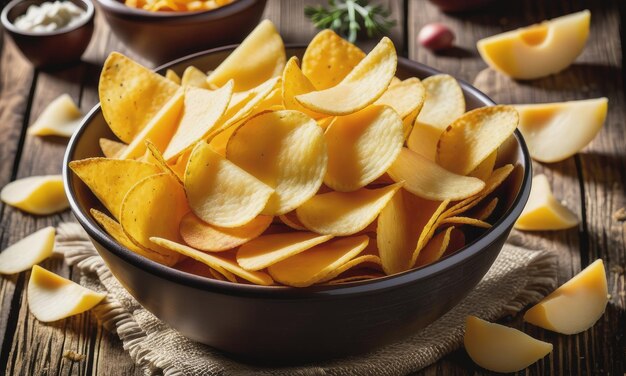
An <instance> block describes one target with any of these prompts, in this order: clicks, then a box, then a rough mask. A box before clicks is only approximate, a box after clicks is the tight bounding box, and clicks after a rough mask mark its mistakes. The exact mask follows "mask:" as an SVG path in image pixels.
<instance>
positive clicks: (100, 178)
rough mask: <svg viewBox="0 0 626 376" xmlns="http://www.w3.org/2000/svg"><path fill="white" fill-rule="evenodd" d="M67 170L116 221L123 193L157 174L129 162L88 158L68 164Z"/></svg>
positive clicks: (149, 167)
mask: <svg viewBox="0 0 626 376" xmlns="http://www.w3.org/2000/svg"><path fill="white" fill-rule="evenodd" d="M69 167H70V168H71V169H72V171H74V173H75V174H76V175H77V176H78V177H79V178H80V179H81V180H82V181H83V183H85V184H86V185H87V186H88V187H89V189H90V190H91V191H92V192H93V194H94V195H96V197H97V198H98V200H100V202H102V204H103V205H104V206H105V207H106V208H107V209H108V210H109V212H110V213H111V214H112V215H113V217H115V218H116V219H119V218H120V209H121V207H122V201H123V200H124V196H126V193H127V192H128V191H129V190H130V189H131V188H132V186H133V185H135V184H136V183H137V182H139V181H140V180H142V179H144V178H146V177H148V176H151V175H156V174H158V173H160V172H161V171H160V169H159V168H158V167H157V166H155V165H153V164H150V163H144V162H139V161H134V160H132V159H126V160H122V159H107V158H88V159H83V160H80V161H72V162H70V163H69Z"/></svg>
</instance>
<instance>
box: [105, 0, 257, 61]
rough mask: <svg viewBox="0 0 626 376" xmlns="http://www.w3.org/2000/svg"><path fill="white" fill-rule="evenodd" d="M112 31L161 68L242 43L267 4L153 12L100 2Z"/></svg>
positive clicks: (243, 0)
mask: <svg viewBox="0 0 626 376" xmlns="http://www.w3.org/2000/svg"><path fill="white" fill-rule="evenodd" d="M96 3H97V4H98V7H99V9H100V10H101V11H102V13H103V14H104V17H105V18H106V20H107V22H108V23H109V26H110V27H111V31H112V32H113V33H114V34H115V35H116V36H117V37H118V38H119V39H120V40H121V41H122V42H124V44H126V45H127V46H128V47H129V48H130V49H132V50H133V51H135V52H137V53H138V54H139V55H141V56H142V57H145V58H147V59H148V60H150V61H152V62H153V63H155V64H161V63H164V62H166V61H170V60H172V59H175V58H179V57H181V56H185V55H188V54H190V53H193V52H198V51H202V50H206V49H207V48H212V47H217V46H224V45H227V44H233V43H239V42H241V41H242V40H243V39H244V38H245V37H246V36H247V35H248V34H249V33H250V31H252V29H253V28H254V27H255V26H256V25H257V24H258V23H259V20H260V19H261V15H262V14H263V10H264V9H265V3H266V0H236V1H234V2H233V3H231V4H228V5H225V6H222V7H220V8H217V9H213V10H206V11H198V12H151V11H147V10H143V9H137V8H132V7H128V6H126V5H124V3H123V2H122V1H121V0H96Z"/></svg>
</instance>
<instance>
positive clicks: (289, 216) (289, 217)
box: [278, 211, 306, 231]
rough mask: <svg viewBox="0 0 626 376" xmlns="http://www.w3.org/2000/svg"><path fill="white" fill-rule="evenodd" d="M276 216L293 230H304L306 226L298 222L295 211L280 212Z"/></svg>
mask: <svg viewBox="0 0 626 376" xmlns="http://www.w3.org/2000/svg"><path fill="white" fill-rule="evenodd" d="M278 218H280V221H281V222H282V223H284V224H286V225H287V226H289V227H290V228H292V229H294V230H298V231H304V230H306V227H304V225H303V224H302V223H300V220H299V219H298V216H297V215H296V212H295V211H290V212H289V213H285V214H281V215H279V216H278Z"/></svg>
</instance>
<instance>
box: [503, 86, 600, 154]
mask: <svg viewBox="0 0 626 376" xmlns="http://www.w3.org/2000/svg"><path fill="white" fill-rule="evenodd" d="M514 107H515V109H516V110H517V112H518V113H519V117H520V122H519V126H518V128H519V130H520V132H522V135H523V136H524V140H525V141H526V144H527V145H528V149H529V150H530V156H531V157H532V158H533V159H534V160H537V161H540V162H548V163H551V162H559V161H562V160H564V159H566V158H569V157H571V156H572V155H574V154H576V153H578V152H579V151H580V150H581V149H582V148H584V147H585V146H587V145H588V144H589V143H590V142H591V141H592V140H593V139H594V138H595V137H596V135H597V134H598V132H600V130H601V129H602V126H603V125H604V121H605V119H606V113H607V111H608V99H607V98H597V99H587V100H582V101H570V102H561V103H541V104H523V105H516V106H514Z"/></svg>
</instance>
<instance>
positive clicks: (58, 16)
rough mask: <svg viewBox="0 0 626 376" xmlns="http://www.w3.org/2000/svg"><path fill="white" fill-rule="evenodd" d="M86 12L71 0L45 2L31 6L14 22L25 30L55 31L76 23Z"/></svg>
mask: <svg viewBox="0 0 626 376" xmlns="http://www.w3.org/2000/svg"><path fill="white" fill-rule="evenodd" d="M85 13H86V12H85V11H84V10H83V9H82V8H79V7H78V6H76V5H75V4H74V3H72V2H71V1H55V2H45V3H42V4H41V5H40V6H37V5H31V6H29V7H28V10H26V13H24V14H23V15H21V16H19V17H17V18H16V19H15V22H13V24H14V25H15V27H17V28H18V29H20V30H24V31H34V32H46V31H54V30H58V29H61V28H64V27H67V26H72V25H74V24H76V23H77V22H79V21H80V20H81V19H82V17H83V16H84V15H85Z"/></svg>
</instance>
